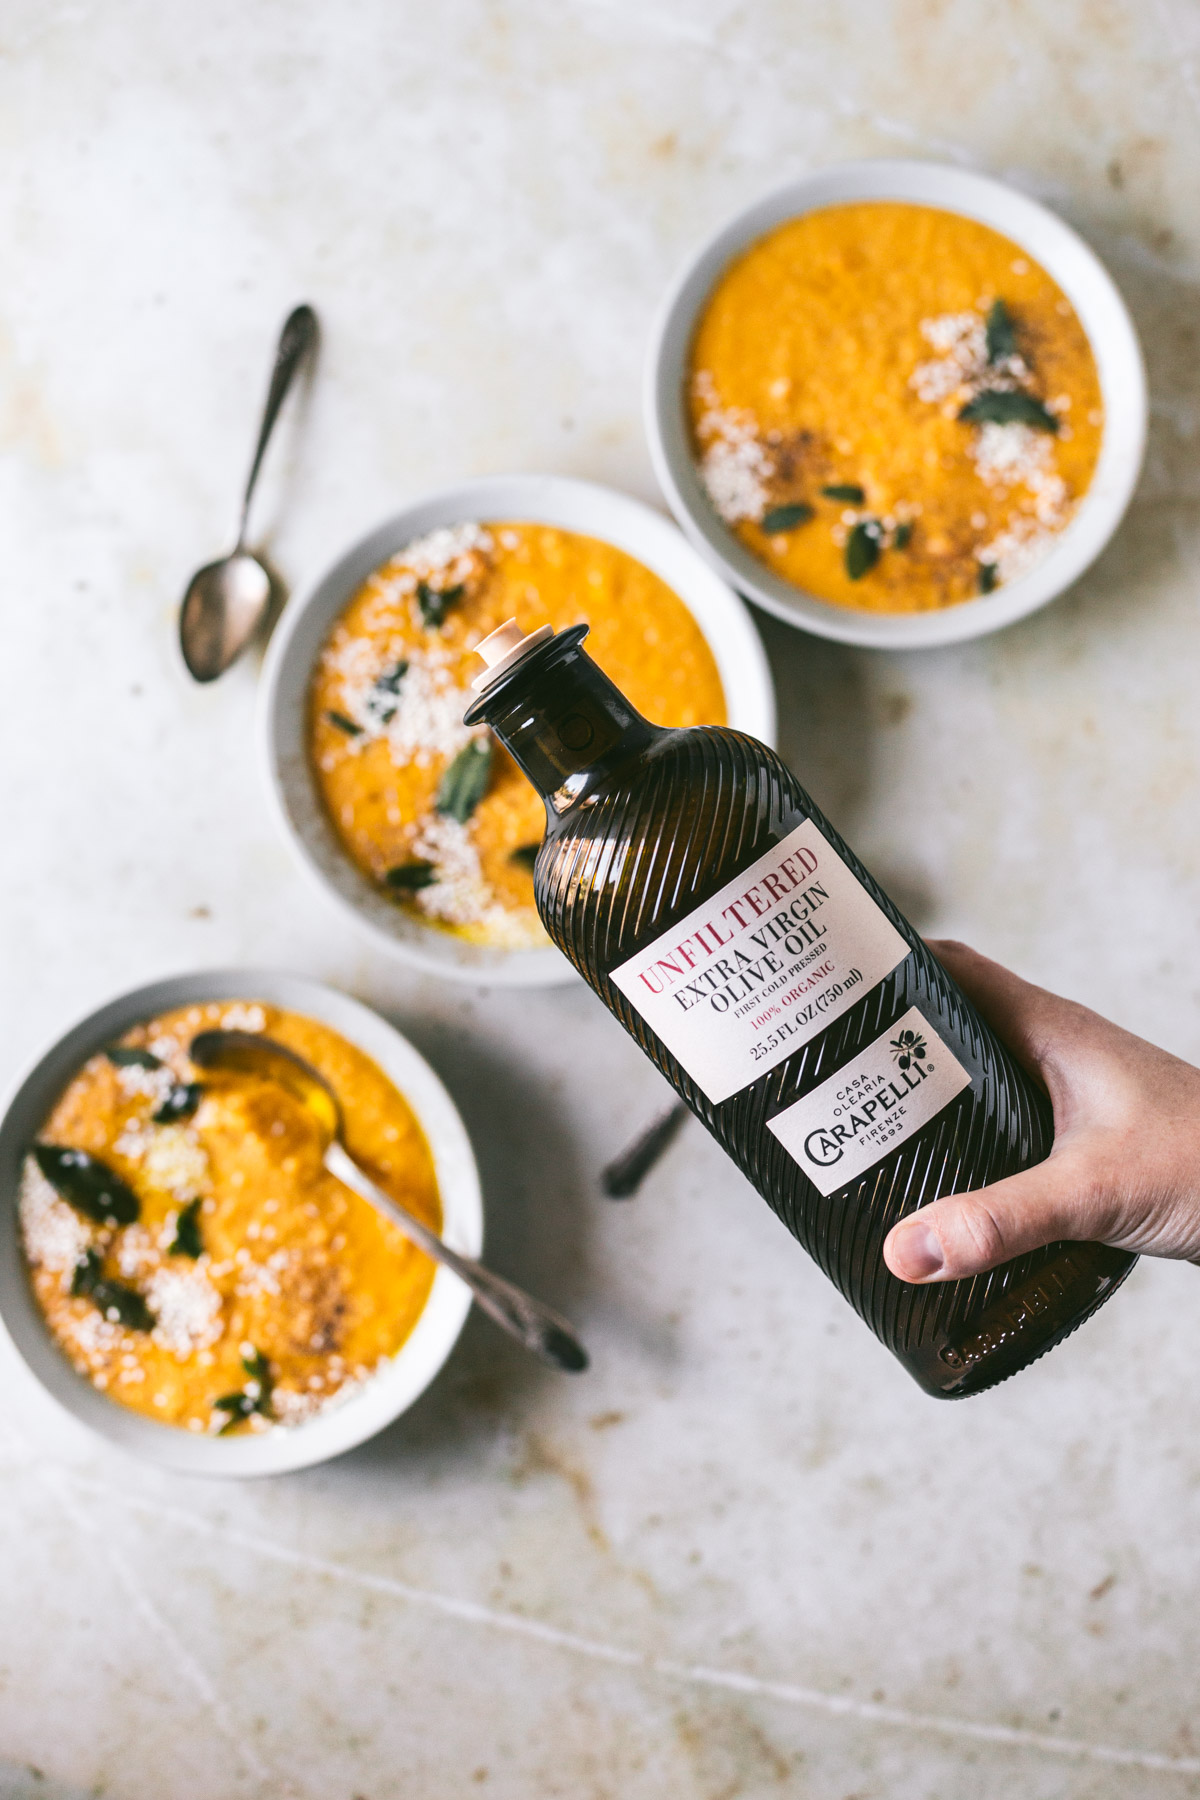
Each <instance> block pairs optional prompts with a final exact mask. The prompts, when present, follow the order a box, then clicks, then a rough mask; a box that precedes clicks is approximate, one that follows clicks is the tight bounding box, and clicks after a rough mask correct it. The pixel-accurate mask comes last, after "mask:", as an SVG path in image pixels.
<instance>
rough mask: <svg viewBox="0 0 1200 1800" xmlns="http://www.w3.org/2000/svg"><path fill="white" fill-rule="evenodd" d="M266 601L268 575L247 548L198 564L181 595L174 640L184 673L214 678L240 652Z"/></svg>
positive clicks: (267, 595)
mask: <svg viewBox="0 0 1200 1800" xmlns="http://www.w3.org/2000/svg"><path fill="white" fill-rule="evenodd" d="M270 603H271V577H270V575H269V574H268V573H267V571H266V569H264V567H263V565H262V564H261V563H260V562H259V560H258V558H257V556H252V555H251V554H250V552H249V551H248V550H237V551H235V552H234V554H233V555H232V556H223V557H221V558H220V559H219V560H218V561H217V562H211V563H206V564H205V566H204V567H203V568H202V569H197V571H196V573H195V574H194V575H193V576H192V579H191V582H190V583H189V585H188V590H187V593H186V594H185V595H184V597H183V606H182V608H181V610H180V614H179V643H180V648H181V649H182V651H183V660H184V662H185V663H186V664H187V667H188V673H189V675H191V676H192V677H193V679H194V680H196V681H215V680H216V678H217V676H218V675H222V674H224V672H225V670H226V669H227V668H228V667H229V665H230V663H232V662H234V661H236V659H237V658H238V657H239V656H240V655H241V653H242V651H243V650H244V649H245V648H246V645H247V644H248V643H249V642H250V639H251V638H252V637H253V636H254V633H255V632H256V631H257V630H258V627H259V625H260V624H261V622H262V619H263V616H264V614H265V613H266V610H267V608H268V606H269V605H270Z"/></svg>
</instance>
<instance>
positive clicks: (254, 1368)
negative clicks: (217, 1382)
mask: <svg viewBox="0 0 1200 1800" xmlns="http://www.w3.org/2000/svg"><path fill="white" fill-rule="evenodd" d="M242 1367H243V1369H245V1371H246V1374H247V1377H248V1380H247V1381H246V1384H245V1386H244V1387H243V1388H241V1389H240V1390H239V1391H238V1392H237V1393H236V1394H222V1395H221V1398H220V1399H219V1400H214V1401H213V1408H214V1410H215V1411H216V1412H223V1413H227V1414H228V1415H229V1416H228V1418H227V1419H226V1421H225V1423H224V1425H222V1427H221V1431H220V1435H221V1436H222V1437H223V1436H224V1435H225V1433H226V1432H227V1431H234V1430H236V1429H237V1427H238V1426H239V1425H240V1424H241V1423H242V1420H243V1419H248V1418H249V1417H250V1415H251V1414H252V1413H261V1414H262V1415H263V1417H264V1418H269V1417H270V1416H271V1400H272V1395H273V1393H274V1390H275V1383H274V1381H273V1380H272V1377H271V1365H270V1363H269V1362H268V1361H267V1359H266V1357H265V1356H264V1355H263V1353H262V1351H261V1350H254V1349H252V1350H251V1352H250V1354H249V1356H243V1357H242Z"/></svg>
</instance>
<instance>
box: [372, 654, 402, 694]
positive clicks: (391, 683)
mask: <svg viewBox="0 0 1200 1800" xmlns="http://www.w3.org/2000/svg"><path fill="white" fill-rule="evenodd" d="M407 674H408V663H407V662H406V661H403V662H398V663H397V664H396V666H395V667H394V668H392V669H385V670H384V671H383V674H382V675H377V676H376V677H375V691H376V692H377V693H380V694H398V693H399V692H400V683H401V682H402V681H403V680H404V677H405V676H406V675H407Z"/></svg>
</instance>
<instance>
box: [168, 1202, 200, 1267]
mask: <svg viewBox="0 0 1200 1800" xmlns="http://www.w3.org/2000/svg"><path fill="white" fill-rule="evenodd" d="M203 1254H204V1239H203V1238H202V1237H201V1235H200V1200H199V1199H198V1198H197V1199H195V1200H189V1201H188V1203H187V1205H186V1206H185V1207H183V1208H182V1210H181V1211H180V1214H179V1217H178V1218H177V1219H176V1221H175V1236H174V1237H173V1238H172V1240H171V1242H170V1244H169V1245H168V1247H167V1255H168V1256H190V1257H191V1259H192V1261H193V1262H195V1260H196V1258H197V1257H198V1256H203Z"/></svg>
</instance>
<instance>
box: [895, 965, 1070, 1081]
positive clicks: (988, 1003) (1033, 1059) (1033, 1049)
mask: <svg viewBox="0 0 1200 1800" xmlns="http://www.w3.org/2000/svg"><path fill="white" fill-rule="evenodd" d="M929 948H930V949H931V950H932V951H933V954H934V955H935V956H936V957H937V959H938V961H939V962H940V963H942V964H943V966H944V967H945V968H946V970H947V972H948V973H949V974H950V975H951V976H952V977H953V979H954V980H955V981H956V982H957V983H958V985H959V987H960V988H961V989H962V991H963V993H964V994H965V995H966V996H967V999H968V1000H969V1001H970V1002H971V1004H972V1005H973V1006H974V1007H975V1008H976V1009H977V1010H978V1011H979V1012H981V1013H982V1014H983V1017H984V1018H985V1019H986V1021H987V1023H988V1024H989V1025H990V1026H991V1028H992V1030H993V1031H994V1032H995V1033H996V1036H997V1037H998V1038H1000V1039H1001V1040H1002V1041H1003V1042H1004V1043H1005V1044H1007V1046H1008V1048H1009V1049H1010V1050H1011V1051H1012V1053H1013V1055H1014V1056H1015V1057H1017V1058H1018V1060H1019V1061H1020V1062H1022V1063H1024V1064H1025V1067H1026V1068H1028V1069H1031V1070H1033V1071H1034V1072H1035V1073H1044V1064H1045V1061H1046V1054H1047V1049H1048V1046H1049V1045H1050V1044H1051V1043H1053V1042H1055V1041H1056V1040H1059V1039H1061V1038H1062V1036H1063V1034H1064V1033H1065V1032H1068V1031H1069V1032H1070V1034H1071V1035H1072V1036H1074V1035H1075V1034H1076V1033H1077V1032H1078V1030H1079V1023H1080V1018H1081V1015H1084V1014H1085V1010H1086V1009H1085V1008H1083V1007H1081V1006H1077V1005H1076V1004H1075V1002H1074V1001H1073V1000H1064V999H1063V998H1062V997H1061V995H1059V994H1051V993H1049V992H1048V991H1047V989H1046V988H1041V987H1035V985H1034V984H1033V982H1032V981H1023V980H1022V979H1021V977H1020V976H1019V975H1014V974H1013V972H1012V970H1011V969H1006V968H1004V967H1003V966H1002V964H1000V963H998V962H993V961H992V959H991V957H990V956H981V955H980V953H979V951H978V950H972V949H971V948H970V946H969V945H967V944H959V943H956V942H955V941H954V940H953V939H951V938H935V939H933V940H932V941H931V942H930V945H929Z"/></svg>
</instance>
